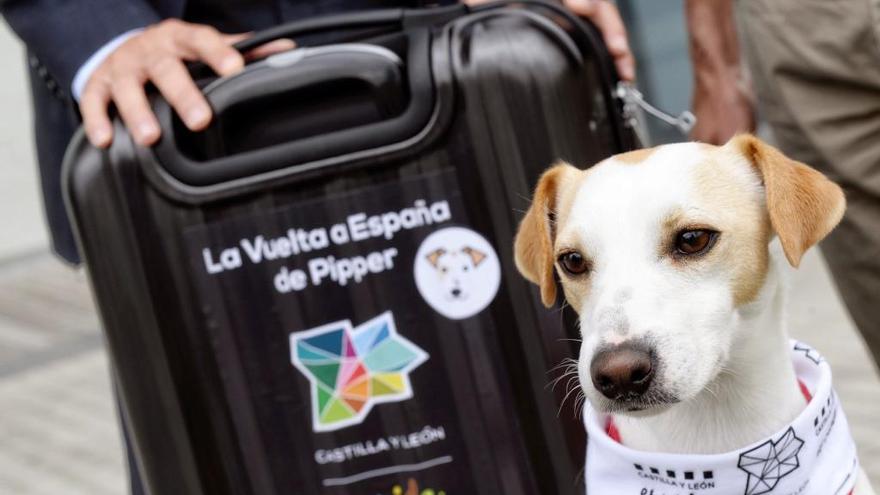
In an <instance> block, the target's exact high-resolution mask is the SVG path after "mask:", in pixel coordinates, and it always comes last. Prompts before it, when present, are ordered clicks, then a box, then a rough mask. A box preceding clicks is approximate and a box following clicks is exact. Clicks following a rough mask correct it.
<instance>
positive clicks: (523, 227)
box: [514, 163, 580, 308]
mask: <svg viewBox="0 0 880 495" xmlns="http://www.w3.org/2000/svg"><path fill="white" fill-rule="evenodd" d="M579 173H580V170H578V169H576V168H575V167H572V166H571V165H569V164H567V163H561V164H558V165H556V166H554V167H553V168H551V169H550V170H548V171H546V172H544V175H542V176H541V179H540V180H539V181H538V187H536V188H535V195H534V197H533V198H532V206H531V207H530V208H529V211H527V212H526V216H525V217H523V219H522V222H521V223H520V224H519V231H518V232H517V233H516V241H515V243H514V253H515V261H516V267H517V268H518V269H519V271H520V273H522V275H523V276H524V277H525V278H527V279H528V280H529V281H530V282H533V283H535V284H537V285H538V286H539V287H540V288H541V302H543V303H544V306H547V307H548V308H549V307H551V306H553V303H555V302H556V280H555V279H554V278H553V266H554V262H553V241H554V238H555V235H556V232H555V230H556V225H555V222H556V209H557V203H558V199H559V192H560V190H561V185H562V183H563V182H564V181H565V180H567V178H570V177H573V176H574V175H576V174H579Z"/></svg>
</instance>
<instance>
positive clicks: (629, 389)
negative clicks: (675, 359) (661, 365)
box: [590, 344, 654, 399]
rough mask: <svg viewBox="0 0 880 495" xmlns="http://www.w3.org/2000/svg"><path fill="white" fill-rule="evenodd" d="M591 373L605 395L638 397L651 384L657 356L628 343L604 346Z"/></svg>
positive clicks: (622, 397) (594, 360)
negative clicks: (654, 359)
mask: <svg viewBox="0 0 880 495" xmlns="http://www.w3.org/2000/svg"><path fill="white" fill-rule="evenodd" d="M590 376H591V378H592V379H593V385H594V386H595V387H596V390H598V391H599V392H602V395H604V396H605V397H608V398H609V399H635V398H638V397H641V396H642V395H644V393H645V392H647V391H648V387H650V386H651V380H652V379H653V377H654V363H653V358H652V357H651V354H650V353H649V352H647V351H645V350H643V349H640V348H638V347H633V346H630V345H626V344H623V345H620V346H617V347H612V348H609V349H603V350H601V351H599V352H598V353H597V354H596V355H595V356H593V362H592V363H591V364H590Z"/></svg>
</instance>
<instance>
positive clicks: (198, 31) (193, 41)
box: [180, 25, 244, 76]
mask: <svg viewBox="0 0 880 495" xmlns="http://www.w3.org/2000/svg"><path fill="white" fill-rule="evenodd" d="M180 36H181V38H180V42H181V43H183V45H184V48H185V49H186V50H187V51H189V52H191V53H192V54H193V55H194V56H195V58H197V59H199V60H202V61H204V62H205V63H206V64H208V66H209V67H211V69H213V70H214V72H216V73H217V74H218V75H220V76H228V75H231V74H234V73H236V72H238V71H240V70H241V69H242V68H243V67H244V57H243V56H242V55H241V54H240V53H238V50H236V49H235V48H232V46H230V44H229V43H228V42H227V41H226V37H225V36H224V35H222V34H220V32H219V31H217V30H216V29H214V28H212V27H208V26H193V25H188V26H186V27H184V28H183V30H182V34H181V35H180Z"/></svg>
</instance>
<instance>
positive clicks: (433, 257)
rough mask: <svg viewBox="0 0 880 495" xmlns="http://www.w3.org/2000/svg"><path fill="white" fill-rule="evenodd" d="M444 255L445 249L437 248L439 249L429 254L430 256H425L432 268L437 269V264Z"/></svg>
mask: <svg viewBox="0 0 880 495" xmlns="http://www.w3.org/2000/svg"><path fill="white" fill-rule="evenodd" d="M444 254H446V250H445V249H443V248H437V249H435V250H433V251H431V252H430V253H428V255H427V256H425V259H427V260H428V263H430V264H431V266H433V267H434V268H437V262H438V261H440V257H441V256H443V255H444Z"/></svg>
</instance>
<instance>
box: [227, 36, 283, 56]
mask: <svg viewBox="0 0 880 495" xmlns="http://www.w3.org/2000/svg"><path fill="white" fill-rule="evenodd" d="M222 36H223V39H224V40H226V42H227V43H229V44H230V45H234V44H236V43H238V42H239V41H244V40H246V39H248V38H250V37H251V36H253V33H238V34H224V35H222ZM294 48H296V42H295V41H293V40H291V39H288V38H282V39H280V40H274V41H270V42H268V43H265V44H263V45H260V46H258V47H256V48H254V49H252V50H249V51H248V52H247V53H245V54H244V58H245V60H255V59H260V58H265V57H268V56H269V55H274V54H276V53H280V52H286V51H287V50H293V49H294Z"/></svg>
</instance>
